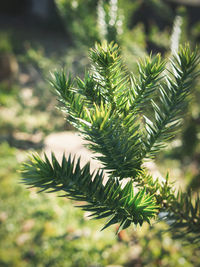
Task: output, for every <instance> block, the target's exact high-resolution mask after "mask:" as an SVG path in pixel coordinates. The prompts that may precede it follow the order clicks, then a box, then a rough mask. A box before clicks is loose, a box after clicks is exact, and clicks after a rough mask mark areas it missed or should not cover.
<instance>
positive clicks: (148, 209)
mask: <svg viewBox="0 0 200 267" xmlns="http://www.w3.org/2000/svg"><path fill="white" fill-rule="evenodd" d="M22 175H23V177H24V178H23V182H24V183H25V184H26V185H28V186H31V187H32V186H34V187H39V188H41V191H47V192H57V191H64V196H66V197H68V198H71V199H73V200H78V201H86V202H88V204H87V205H83V206H81V207H82V208H83V209H84V210H87V211H90V212H91V215H90V216H91V217H93V218H94V219H100V218H107V217H109V221H108V222H107V223H106V225H105V226H104V227H103V229H105V228H106V227H108V226H110V225H112V224H115V223H119V224H120V229H125V228H127V227H128V226H129V225H130V224H131V223H134V224H136V225H137V224H140V225H142V224H143V222H144V221H147V222H149V223H150V219H151V218H153V217H154V216H155V215H156V212H157V206H156V205H155V200H154V196H153V195H152V196H150V195H149V194H146V192H145V189H143V190H141V191H139V192H138V193H137V194H134V192H133V183H132V181H129V182H128V183H127V184H126V185H125V187H124V188H123V189H122V187H121V185H120V184H119V182H118V181H117V180H116V179H114V178H110V179H109V180H108V181H107V182H106V184H105V185H103V172H96V173H92V174H91V173H90V164H89V163H88V164H86V165H85V166H84V167H83V168H81V167H80V158H79V159H78V160H77V162H76V161H75V158H74V159H71V156H69V158H68V159H66V158H65V157H64V155H63V158H62V163H61V165H60V164H59V163H58V161H57V159H56V158H55V156H54V154H52V160H51V162H50V161H49V159H48V158H47V156H46V155H45V159H44V160H42V159H41V158H40V157H39V156H38V155H33V156H32V157H31V158H30V162H29V163H25V164H24V165H23V168H22Z"/></svg>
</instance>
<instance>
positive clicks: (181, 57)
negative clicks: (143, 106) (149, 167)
mask: <svg viewBox="0 0 200 267" xmlns="http://www.w3.org/2000/svg"><path fill="white" fill-rule="evenodd" d="M198 63H199V55H198V53H197V49H196V50H195V51H194V52H191V51H190V48H189V46H186V47H185V48H181V49H180V51H179V53H178V54H177V56H176V57H174V58H173V60H172V61H171V65H172V73H171V74H172V78H170V77H169V76H167V77H166V80H165V83H164V84H163V85H161V86H160V103H159V104H160V105H158V104H156V103H155V102H154V101H153V100H152V107H153V109H154V112H155V116H154V121H151V120H150V119H148V118H146V125H145V128H146V137H145V139H144V146H145V149H144V151H143V153H142V155H141V157H142V158H144V157H153V156H154V155H155V153H157V152H158V151H159V150H160V149H161V148H163V147H164V146H165V142H166V141H168V140H169V139H171V138H172V137H173V136H174V133H175V132H176V131H177V128H178V126H180V122H181V115H182V112H183V110H184V109H185V107H186V101H185V100H186V97H187V96H188V95H189V94H190V93H191V90H190V89H191V87H192V84H193V82H194V80H195V78H196V76H197V74H198V73H197V72H195V69H196V67H197V65H198Z"/></svg>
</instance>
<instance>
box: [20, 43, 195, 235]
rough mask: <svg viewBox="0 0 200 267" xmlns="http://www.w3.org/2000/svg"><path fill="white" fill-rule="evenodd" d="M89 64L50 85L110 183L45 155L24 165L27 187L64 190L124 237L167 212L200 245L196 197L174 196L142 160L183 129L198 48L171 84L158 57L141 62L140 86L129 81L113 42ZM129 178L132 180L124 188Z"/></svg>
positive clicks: (176, 67)
mask: <svg viewBox="0 0 200 267" xmlns="http://www.w3.org/2000/svg"><path fill="white" fill-rule="evenodd" d="M90 59H91V61H92V67H91V69H90V70H89V71H88V72H86V74H85V77H84V79H83V80H82V79H80V78H77V79H75V80H72V79H71V77H70V76H69V77H68V78H66V75H65V73H64V72H61V73H60V72H55V73H54V75H53V79H52V80H51V84H52V85H53V87H54V88H55V92H56V94H57V96H58V100H59V102H60V103H61V104H62V109H63V110H64V112H65V113H66V114H67V116H68V117H67V119H68V121H69V122H70V123H72V124H73V125H74V126H75V127H76V128H77V130H78V131H79V132H80V133H81V134H82V136H83V137H84V138H85V140H88V141H89V145H88V146H89V148H90V149H92V150H93V152H94V153H98V155H97V156H96V158H97V159H98V160H100V161H101V163H102V164H103V168H102V169H103V171H104V172H106V173H108V174H109V177H108V181H107V182H106V184H105V185H104V184H103V173H104V172H103V171H97V172H96V173H92V174H91V172H90V165H89V164H86V165H85V166H84V167H82V168H81V167H80V159H78V160H75V159H71V157H69V158H68V159H66V158H65V157H64V156H63V159H62V163H61V164H59V163H58V161H57V159H56V158H55V156H54V155H52V160H51V162H50V161H49V159H48V158H47V157H46V156H45V159H44V160H42V159H41V158H40V157H39V156H37V155H34V156H33V157H32V158H31V159H30V162H29V163H25V164H24V165H23V173H22V174H23V177H24V178H23V179H24V183H25V184H27V185H29V186H34V187H38V188H41V191H47V192H56V191H64V196H66V197H69V198H71V199H74V200H81V201H85V202H87V203H88V204H86V205H83V206H82V208H83V209H84V210H87V211H90V212H91V213H92V214H91V217H93V218H96V219H99V218H104V217H105V218H106V217H109V221H108V222H107V223H106V225H105V226H104V228H106V227H108V226H110V225H111V224H114V223H119V224H120V228H119V230H121V229H124V228H126V227H128V226H129V225H130V224H131V223H133V224H140V225H142V223H143V222H145V221H146V222H150V219H151V218H154V217H155V216H156V215H157V214H158V213H161V212H165V214H167V220H168V221H169V220H173V221H172V225H171V226H172V227H173V229H184V231H185V233H187V234H188V235H190V233H191V235H192V236H194V238H195V237H196V239H195V240H200V238H199V235H200V227H199V225H200V222H199V212H200V211H199V209H200V203H199V198H198V197H197V199H196V201H195V202H194V203H193V202H192V195H191V194H189V195H187V194H185V193H179V194H178V195H177V194H175V191H174V189H173V185H171V184H170V183H169V180H168V176H167V177H166V180H165V182H162V183H160V182H159V181H158V179H157V180H153V178H152V177H151V176H150V175H148V174H147V172H146V171H145V170H144V168H143V167H142V163H143V160H144V159H145V158H147V157H153V156H154V155H155V153H156V152H158V151H159V150H160V149H161V148H162V147H163V146H164V145H165V143H166V141H167V140H168V139H170V138H171V137H172V136H173V135H174V133H175V132H176V130H177V127H178V126H179V123H180V119H181V114H182V111H183V108H185V106H186V98H187V96H188V95H189V94H190V91H191V90H190V89H191V87H192V84H193V81H194V79H195V78H196V76H197V75H198V73H197V72H196V67H197V65H198V63H199V56H198V53H197V49H196V50H195V51H194V52H191V51H190V48H189V47H188V46H186V47H185V48H181V49H180V51H179V53H178V54H177V55H176V56H175V57H174V58H173V60H172V62H171V65H172V71H170V74H169V75H167V76H166V77H165V78H163V77H161V75H162V71H163V69H164V66H165V65H164V63H163V61H161V58H160V56H156V57H155V58H153V59H152V58H151V57H150V58H149V59H146V60H145V61H144V62H143V63H140V65H139V78H138V80H136V79H135V78H134V77H133V76H131V75H129V74H128V71H127V70H126V68H125V67H124V65H123V63H122V60H121V57H120V52H119V48H118V46H117V45H115V44H114V43H110V44H107V43H103V44H102V45H98V44H97V45H96V47H95V49H92V50H91V51H90ZM163 80H164V81H163ZM158 93H159V95H160V97H159V101H156V97H158ZM145 105H151V108H152V109H153V111H154V116H153V118H151V117H150V116H149V118H146V123H145V125H144V129H142V126H143V124H141V125H140V119H139V116H138V114H139V115H140V116H141V114H142V112H143V111H144V107H145ZM124 178H130V179H129V181H128V182H127V183H126V185H125V187H122V186H121V184H120V183H121V181H120V180H122V179H124ZM134 187H136V188H137V191H138V192H137V193H136V194H135V193H134V191H133V188H134ZM180 210H181V211H183V212H179V211H180ZM104 228H103V229H104ZM177 231H178V230H177Z"/></svg>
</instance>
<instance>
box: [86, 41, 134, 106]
mask: <svg viewBox="0 0 200 267" xmlns="http://www.w3.org/2000/svg"><path fill="white" fill-rule="evenodd" d="M90 59H91V62H92V72H93V77H94V79H95V81H96V83H97V84H98V85H99V87H100V90H101V95H102V98H103V99H104V103H106V104H109V105H112V108H113V109H117V110H118V111H120V110H121V109H123V107H124V105H125V103H126V102H127V99H128V93H129V88H130V80H129V74H128V71H127V70H126V68H125V66H124V64H123V63H122V59H121V57H120V50H119V47H118V45H117V44H114V43H113V42H111V43H110V44H108V43H107V42H103V43H102V45H99V44H96V46H95V49H90Z"/></svg>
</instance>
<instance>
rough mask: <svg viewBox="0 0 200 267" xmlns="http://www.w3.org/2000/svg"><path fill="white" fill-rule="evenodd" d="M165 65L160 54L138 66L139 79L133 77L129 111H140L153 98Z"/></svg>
mask: <svg viewBox="0 0 200 267" xmlns="http://www.w3.org/2000/svg"><path fill="white" fill-rule="evenodd" d="M164 67H165V63H164V62H163V61H161V57H160V55H159V54H158V55H157V56H155V57H154V58H152V57H151V56H150V57H148V58H146V59H145V60H144V61H143V62H142V61H140V63H139V64H138V69H139V79H138V81H137V80H136V79H135V77H134V76H133V75H132V76H131V92H130V96H129V110H130V111H137V112H138V110H140V109H141V108H142V107H143V106H144V105H145V104H146V102H148V101H149V100H150V99H151V98H152V97H153V96H154V93H155V91H156V89H157V88H158V86H159V81H160V79H161V73H162V72H163V70H164Z"/></svg>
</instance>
